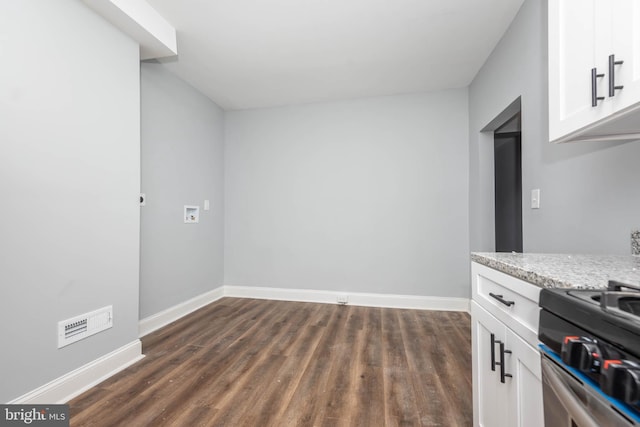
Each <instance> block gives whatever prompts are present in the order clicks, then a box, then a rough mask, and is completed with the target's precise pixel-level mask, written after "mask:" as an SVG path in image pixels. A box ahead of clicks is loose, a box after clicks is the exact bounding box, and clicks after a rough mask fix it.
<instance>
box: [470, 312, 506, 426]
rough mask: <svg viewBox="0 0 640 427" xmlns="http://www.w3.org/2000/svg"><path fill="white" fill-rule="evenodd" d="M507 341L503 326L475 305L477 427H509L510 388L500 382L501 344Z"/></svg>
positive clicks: (474, 372)
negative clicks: (508, 393) (508, 397)
mask: <svg viewBox="0 0 640 427" xmlns="http://www.w3.org/2000/svg"><path fill="white" fill-rule="evenodd" d="M505 339H506V327H505V326H504V324H503V323H502V322H500V321H499V320H498V319H496V318H495V317H493V316H492V315H491V314H489V313H488V312H487V311H486V310H485V309H483V308H482V307H480V306H479V305H478V304H477V303H476V302H474V301H472V302H471V340H472V354H473V360H472V369H473V424H474V426H476V427H501V426H505V427H507V426H509V423H508V411H507V406H506V404H507V387H506V386H505V383H502V382H501V380H500V365H499V362H500V343H503V344H504V343H506V341H505ZM505 366H506V365H505ZM510 427H511V426H510Z"/></svg>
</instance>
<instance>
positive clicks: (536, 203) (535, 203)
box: [531, 188, 540, 209]
mask: <svg viewBox="0 0 640 427" xmlns="http://www.w3.org/2000/svg"><path fill="white" fill-rule="evenodd" d="M531 209H540V189H539V188H536V189H535V190H531Z"/></svg>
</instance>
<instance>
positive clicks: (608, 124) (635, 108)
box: [548, 0, 640, 142]
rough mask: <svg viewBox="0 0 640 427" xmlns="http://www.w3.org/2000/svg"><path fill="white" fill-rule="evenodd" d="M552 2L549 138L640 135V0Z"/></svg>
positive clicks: (597, 138) (589, 138)
mask: <svg viewBox="0 0 640 427" xmlns="http://www.w3.org/2000/svg"><path fill="white" fill-rule="evenodd" d="M548 4H549V21H548V23H549V139H550V140H551V141H552V142H566V141H581V140H610V139H616V140H632V139H640V121H638V119H639V118H640V108H639V107H640V28H639V25H640V1H637V0H549V3H548Z"/></svg>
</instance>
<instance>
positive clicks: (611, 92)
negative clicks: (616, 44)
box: [609, 55, 624, 97]
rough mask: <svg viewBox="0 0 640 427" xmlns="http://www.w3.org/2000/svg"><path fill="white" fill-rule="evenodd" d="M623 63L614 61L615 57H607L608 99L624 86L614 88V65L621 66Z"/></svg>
mask: <svg viewBox="0 0 640 427" xmlns="http://www.w3.org/2000/svg"><path fill="white" fill-rule="evenodd" d="M622 63H624V61H616V56H615V55H609V97H612V96H614V95H615V94H616V90H620V89H622V88H623V87H624V86H616V70H615V67H616V65H621V64H622Z"/></svg>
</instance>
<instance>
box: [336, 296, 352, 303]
mask: <svg viewBox="0 0 640 427" xmlns="http://www.w3.org/2000/svg"><path fill="white" fill-rule="evenodd" d="M336 300H337V302H338V304H340V305H347V304H348V303H349V295H338V297H337V298H336Z"/></svg>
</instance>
